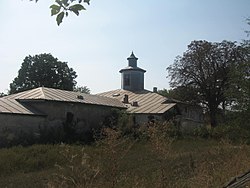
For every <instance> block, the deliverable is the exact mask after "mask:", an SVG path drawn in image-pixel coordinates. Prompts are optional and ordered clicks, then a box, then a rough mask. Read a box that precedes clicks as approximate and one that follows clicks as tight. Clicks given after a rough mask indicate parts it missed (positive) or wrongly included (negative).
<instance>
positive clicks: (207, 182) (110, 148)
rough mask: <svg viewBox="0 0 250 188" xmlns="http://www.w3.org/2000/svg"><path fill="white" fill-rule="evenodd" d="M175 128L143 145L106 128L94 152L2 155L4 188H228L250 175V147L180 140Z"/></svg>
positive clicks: (53, 149) (75, 149)
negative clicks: (231, 182)
mask: <svg viewBox="0 0 250 188" xmlns="http://www.w3.org/2000/svg"><path fill="white" fill-rule="evenodd" d="M169 128H170V127H168V125H165V126H162V125H161V124H151V125H148V126H145V127H144V129H143V131H142V132H141V133H140V139H139V140H134V139H131V138H129V137H125V136H124V135H123V133H122V132H121V131H119V130H116V129H112V128H105V129H103V131H102V132H101V137H100V138H101V139H98V140H97V141H96V143H94V144H93V145H90V146H77V145H34V146H31V147H26V148H23V147H14V148H10V149H1V150H0V158H1V160H0V169H1V171H0V187H10V186H9V185H10V184H9V182H12V186H11V187H32V185H33V184H34V180H36V184H37V185H38V184H39V185H41V187H50V188H52V187H53V188H56V187H97V188H98V187H136V188H137V187H146V188H147V187H150V188H151V187H159V188H160V187H177V188H178V187H180V188H181V187H187V188H189V187H190V188H193V187H194V188H196V187H197V188H198V187H204V188H208V187H222V186H223V185H224V184H225V183H226V182H227V181H229V180H230V179H231V177H234V176H236V175H239V174H242V173H244V172H246V171H248V170H249V169H250V158H249V156H250V146H248V145H245V144H235V143H232V142H231V141H230V140H221V141H217V140H205V139H200V138H188V139H187V138H185V139H176V137H173V136H170V134H166V133H167V132H169ZM37 176H39V178H37ZM13 178H14V180H13ZM24 182H25V183H24ZM36 187H39V186H36Z"/></svg>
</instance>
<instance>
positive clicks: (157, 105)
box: [98, 89, 176, 114]
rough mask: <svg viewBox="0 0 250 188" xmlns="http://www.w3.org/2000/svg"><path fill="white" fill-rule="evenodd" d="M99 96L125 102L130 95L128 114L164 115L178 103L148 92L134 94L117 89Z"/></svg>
mask: <svg viewBox="0 0 250 188" xmlns="http://www.w3.org/2000/svg"><path fill="white" fill-rule="evenodd" d="M98 95H100V96H105V97H110V98H113V99H118V100H119V101H123V98H124V95H128V103H127V104H125V105H126V106H127V108H128V112H130V113H138V114H163V113H164V112H166V111H167V110H169V109H170V108H172V107H173V106H175V105H176V103H169V102H167V98H166V97H164V96H162V95H159V94H158V93H153V92H151V91H148V90H142V91H137V92H132V91H128V90H123V89H117V90H113V91H108V92H104V93H99V94H98ZM133 103H134V105H133Z"/></svg>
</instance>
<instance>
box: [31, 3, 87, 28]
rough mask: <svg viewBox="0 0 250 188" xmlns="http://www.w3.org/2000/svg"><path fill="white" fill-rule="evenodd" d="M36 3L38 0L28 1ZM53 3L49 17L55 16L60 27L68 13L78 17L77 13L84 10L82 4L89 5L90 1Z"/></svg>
mask: <svg viewBox="0 0 250 188" xmlns="http://www.w3.org/2000/svg"><path fill="white" fill-rule="evenodd" d="M30 1H35V2H37V1H38V0H30ZM54 1H55V3H54V4H53V5H51V6H50V9H51V16H54V15H56V22H57V25H60V24H61V23H62V21H63V19H64V17H65V16H66V17H67V16H68V15H69V12H72V13H74V14H76V15H77V16H79V12H80V11H82V10H86V9H85V7H84V6H83V3H87V4H88V5H89V2H90V0H54Z"/></svg>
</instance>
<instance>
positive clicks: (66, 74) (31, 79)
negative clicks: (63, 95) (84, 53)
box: [10, 54, 77, 94]
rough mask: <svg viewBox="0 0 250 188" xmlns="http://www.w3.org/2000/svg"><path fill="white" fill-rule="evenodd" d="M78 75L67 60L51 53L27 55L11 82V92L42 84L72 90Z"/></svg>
mask: <svg viewBox="0 0 250 188" xmlns="http://www.w3.org/2000/svg"><path fill="white" fill-rule="evenodd" d="M76 77H77V75H76V72H75V71H74V70H73V69H72V68H69V67H68V64H67V63H66V62H61V61H59V60H58V59H57V58H55V57H53V56H52V55H51V54H40V55H35V56H27V57H25V59H24V60H23V63H22V66H21V68H20V70H19V71H18V76H17V77H16V78H15V79H14V80H13V82H12V83H11V84H10V94H13V93H17V92H20V91H25V90H28V89H33V88H36V87H41V86H44V87H50V88H56V89H63V90H69V91H72V90H73V88H74V87H75V85H76V81H75V78H76Z"/></svg>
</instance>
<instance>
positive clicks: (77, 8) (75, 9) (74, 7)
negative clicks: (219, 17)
mask: <svg viewBox="0 0 250 188" xmlns="http://www.w3.org/2000/svg"><path fill="white" fill-rule="evenodd" d="M69 10H70V11H72V12H74V13H75V14H76V15H77V16H78V15H79V11H80V10H86V9H85V8H84V7H83V6H82V5H81V4H76V5H72V6H70V7H69Z"/></svg>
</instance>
